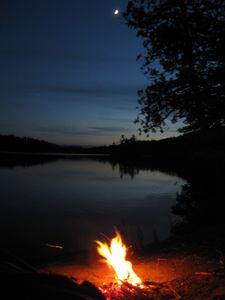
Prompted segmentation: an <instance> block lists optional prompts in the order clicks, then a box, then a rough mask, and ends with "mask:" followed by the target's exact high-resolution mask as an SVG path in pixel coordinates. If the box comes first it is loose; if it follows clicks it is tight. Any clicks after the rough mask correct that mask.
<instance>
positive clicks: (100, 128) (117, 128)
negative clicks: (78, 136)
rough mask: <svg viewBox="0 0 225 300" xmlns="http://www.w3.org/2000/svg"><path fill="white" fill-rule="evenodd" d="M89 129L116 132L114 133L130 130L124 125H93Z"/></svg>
mask: <svg viewBox="0 0 225 300" xmlns="http://www.w3.org/2000/svg"><path fill="white" fill-rule="evenodd" d="M88 128H89V129H91V130H93V131H96V132H105V133H107V132H114V133H118V132H121V133H122V132H125V131H126V132H127V131H129V129H127V128H124V127H119V126H109V127H107V126H93V127H88Z"/></svg>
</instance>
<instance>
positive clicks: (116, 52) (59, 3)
mask: <svg viewBox="0 0 225 300" xmlns="http://www.w3.org/2000/svg"><path fill="white" fill-rule="evenodd" d="M125 5H126V0H26V1H25V0H14V1H13V0H1V1H0V39H1V42H0V93H1V94H0V133H1V134H15V135H18V136H30V137H35V138H39V139H44V140H48V141H50V142H55V143H59V144H72V145H103V144H110V143H112V142H118V141H119V139H120V136H121V135H122V134H124V135H125V136H127V137H130V136H131V134H138V125H134V124H133V121H134V120H135V118H136V116H137V114H138V110H137V109H136V106H137V99H138V97H137V90H138V89H140V88H143V87H144V86H145V85H146V84H147V81H146V79H145V77H144V75H143V73H142V71H141V70H140V62H137V61H136V56H137V55H138V54H139V53H140V52H141V51H142V50H143V49H142V44H141V40H138V39H137V38H136V36H135V32H133V31H132V30H130V29H129V28H128V27H127V25H126V24H125V21H124V20H123V19H122V16H121V14H119V15H114V14H113V11H114V9H120V10H123V9H124V7H125ZM175 134H176V132H175V131H174V130H172V129H170V130H168V131H167V132H166V133H165V134H164V135H156V136H155V138H159V137H160V138H162V137H166V136H168V135H175ZM143 138H144V137H143Z"/></svg>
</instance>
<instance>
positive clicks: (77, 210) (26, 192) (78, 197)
mask: <svg viewBox="0 0 225 300" xmlns="http://www.w3.org/2000/svg"><path fill="white" fill-rule="evenodd" d="M0 180H1V199H0V234H1V242H0V244H1V246H0V248H3V249H5V250H6V251H9V252H10V253H13V254H15V255H17V256H20V257H22V258H24V259H26V260H27V261H35V260H39V261H40V260H42V259H48V258H49V257H51V256H55V255H57V254H58V253H59V252H60V251H63V252H64V253H71V252H79V251H88V250H89V249H92V248H93V245H94V241H95V240H96V239H101V238H102V235H104V236H109V237H111V236H112V235H113V231H114V227H117V228H118V230H119V231H120V232H121V233H122V235H123V236H124V239H125V240H126V242H127V243H128V244H132V245H134V246H137V247H141V246H143V245H146V244H148V243H150V242H152V241H153V240H154V239H159V240H161V239H166V238H168V237H169V235H170V229H171V226H172V224H173V223H174V222H175V221H176V219H175V217H174V216H173V215H172V214H171V206H172V205H173V204H174V203H175V199H176V193H177V192H179V191H180V190H181V186H182V185H183V184H184V183H185V181H184V180H182V179H181V178H179V177H177V176H175V175H171V174H168V173H163V172H161V171H158V170H150V169H138V168H133V169H132V168H130V169H128V170H126V169H124V168H122V167H121V165H120V164H119V163H118V164H116V163H112V162H110V160H107V158H105V159H100V158H98V157H74V158H57V159H54V157H53V158H51V159H46V160H43V159H42V160H40V161H39V160H35V162H33V160H32V162H30V163H29V159H28V162H26V163H19V162H18V163H14V164H9V165H7V164H6V165H1V166H0ZM47 244H53V245H61V246H63V248H64V249H63V250H60V249H54V248H49V247H48V246H47Z"/></svg>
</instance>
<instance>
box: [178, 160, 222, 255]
mask: <svg viewBox="0 0 225 300" xmlns="http://www.w3.org/2000/svg"><path fill="white" fill-rule="evenodd" d="M187 179H188V183H186V184H184V185H183V187H182V189H181V191H180V192H179V193H178V194H177V200H176V204H175V205H173V207H172V212H173V214H175V215H177V216H179V217H180V221H179V222H178V223H177V224H175V225H174V226H173V229H172V231H173V233H174V234H175V235H176V236H179V237H183V239H185V240H186V242H188V241H191V242H195V243H196V241H197V243H198V244H200V243H204V244H205V245H206V244H207V246H208V247H209V246H210V247H211V248H214V251H215V250H216V249H218V250H220V251H223V252H224V253H225V241H224V233H225V230H224V228H225V226H224V225H225V212H224V199H225V184H224V183H225V169H224V167H223V165H215V166H213V167H209V166H207V165H205V166H202V167H201V168H195V169H193V170H192V173H189V174H188V173H187Z"/></svg>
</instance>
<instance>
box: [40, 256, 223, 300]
mask: <svg viewBox="0 0 225 300" xmlns="http://www.w3.org/2000/svg"><path fill="white" fill-rule="evenodd" d="M131 260H132V264H133V268H134V270H135V272H136V273H137V274H138V276H139V277H140V278H141V279H142V280H143V281H144V282H145V281H146V282H154V283H160V284H162V286H165V287H167V288H169V289H170V291H171V297H169V296H167V298H166V296H165V295H164V296H163V295H161V296H160V293H157V297H156V296H152V298H151V299H176V300H177V299H187V300H194V299H198V300H199V299H204V300H211V299H213V300H216V299H217V300H218V299H225V279H224V278H225V276H224V275H225V273H224V269H223V268H222V266H221V261H220V260H219V259H208V258H206V257H202V256H199V255H194V254H191V255H187V254H185V255H184V254H182V255H181V254H180V255H177V254H176V255H175V254H164V255H160V256H156V255H151V256H146V255H145V256H142V257H139V258H134V257H133V258H132V259H131ZM39 270H40V271H42V272H48V273H56V274H60V275H65V276H69V277H73V278H76V279H77V280H78V282H82V281H84V280H88V281H90V282H91V283H93V284H94V285H95V286H97V287H102V286H104V285H109V284H110V283H112V282H113V281H114V272H113V270H112V269H110V268H109V267H108V266H107V265H106V264H104V263H102V262H99V258H98V257H97V256H96V257H95V256H94V257H92V258H91V259H90V258H89V259H87V258H85V257H70V258H67V259H64V260H61V261H58V262H54V263H51V264H48V265H45V266H42V267H40V269H39ZM137 299H138V298H137Z"/></svg>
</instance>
